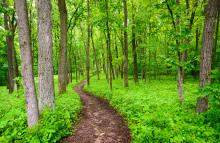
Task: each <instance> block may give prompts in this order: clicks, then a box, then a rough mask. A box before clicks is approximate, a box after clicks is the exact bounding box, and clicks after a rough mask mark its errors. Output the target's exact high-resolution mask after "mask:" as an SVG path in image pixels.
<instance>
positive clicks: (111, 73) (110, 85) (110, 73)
mask: <svg viewBox="0 0 220 143" xmlns="http://www.w3.org/2000/svg"><path fill="white" fill-rule="evenodd" d="M105 2H106V15H107V21H106V28H107V37H106V43H107V57H108V59H107V63H108V64H107V67H109V68H108V69H109V70H108V73H109V87H110V89H111V90H112V78H113V77H112V75H113V65H112V55H111V45H110V44H111V43H110V41H111V35H110V28H109V6H108V4H109V2H108V0H106V1H105Z"/></svg>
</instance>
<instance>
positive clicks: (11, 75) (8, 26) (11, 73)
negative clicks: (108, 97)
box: [2, 0, 17, 93]
mask: <svg viewBox="0 0 220 143" xmlns="http://www.w3.org/2000/svg"><path fill="white" fill-rule="evenodd" d="M2 3H3V6H4V7H5V8H6V9H7V8H8V5H7V3H6V2H5V0H2ZM14 22H15V16H14V14H13V16H12V21H10V18H9V15H7V13H4V26H5V30H7V31H8V32H10V34H7V35H6V44H7V60H8V89H9V93H12V92H13V91H14V87H15V84H16V82H15V78H16V77H17V74H16V73H17V72H16V54H15V47H14V33H15V29H16V24H14Z"/></svg>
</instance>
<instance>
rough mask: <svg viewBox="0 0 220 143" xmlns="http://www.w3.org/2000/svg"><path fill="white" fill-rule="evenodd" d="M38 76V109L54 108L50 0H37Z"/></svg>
mask: <svg viewBox="0 0 220 143" xmlns="http://www.w3.org/2000/svg"><path fill="white" fill-rule="evenodd" d="M38 43H39V48H38V78H39V89H38V90H39V109H40V111H42V110H43V109H44V108H45V107H48V108H52V109H54V107H55V98H54V75H53V47H52V17H51V1H50V0H38Z"/></svg>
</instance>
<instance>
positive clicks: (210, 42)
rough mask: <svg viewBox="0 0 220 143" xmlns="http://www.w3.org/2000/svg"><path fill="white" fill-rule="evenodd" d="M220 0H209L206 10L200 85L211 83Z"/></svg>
mask: <svg viewBox="0 0 220 143" xmlns="http://www.w3.org/2000/svg"><path fill="white" fill-rule="evenodd" d="M219 5H220V1H219V0H209V2H208V5H207V7H206V11H205V26H204V32H203V43H202V50H201V63H200V82H199V83H200V86H201V87H204V86H206V85H208V84H210V83H211V78H210V74H211V65H212V49H213V46H214V34H215V25H216V18H217V14H218V11H219Z"/></svg>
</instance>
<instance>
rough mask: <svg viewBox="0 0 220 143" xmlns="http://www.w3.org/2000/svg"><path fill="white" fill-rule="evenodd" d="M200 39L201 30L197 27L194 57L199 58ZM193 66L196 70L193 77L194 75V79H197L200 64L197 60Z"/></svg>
mask: <svg viewBox="0 0 220 143" xmlns="http://www.w3.org/2000/svg"><path fill="white" fill-rule="evenodd" d="M199 37H200V33H199V28H198V27H197V28H196V47H195V54H194V57H197V55H198V49H199ZM193 65H194V69H193V71H192V75H193V77H194V79H196V78H197V76H198V71H197V66H198V62H197V60H195V61H194V62H193Z"/></svg>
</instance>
